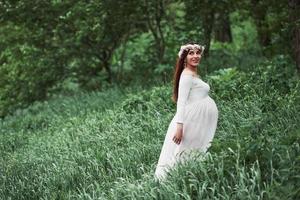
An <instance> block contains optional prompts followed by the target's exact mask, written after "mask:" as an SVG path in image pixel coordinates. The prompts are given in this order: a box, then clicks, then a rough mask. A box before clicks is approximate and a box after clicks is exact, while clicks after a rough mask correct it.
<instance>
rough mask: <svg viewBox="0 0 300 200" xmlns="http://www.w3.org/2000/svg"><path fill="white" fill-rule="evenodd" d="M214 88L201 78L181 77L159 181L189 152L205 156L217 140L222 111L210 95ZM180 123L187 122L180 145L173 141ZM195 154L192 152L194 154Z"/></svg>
mask: <svg viewBox="0 0 300 200" xmlns="http://www.w3.org/2000/svg"><path fill="white" fill-rule="evenodd" d="M209 90H210V87H209V85H208V84H207V83H205V82H204V81H202V80H201V79H200V78H199V77H196V76H194V75H192V74H183V73H182V74H181V76H180V80H179V87H178V100H177V111H176V114H175V116H174V117H173V119H172V121H171V123H170V124H169V127H168V131H167V134H166V136H165V140H164V144H163V147H162V150H161V153H160V156H159V160H158V163H157V166H156V170H155V178H157V179H159V180H162V179H164V178H165V176H166V174H167V172H168V170H169V169H170V168H171V167H173V166H174V164H176V163H177V162H178V161H179V160H182V158H183V156H185V155H188V154H187V153H188V151H189V150H193V151H194V150H196V151H198V150H199V151H200V152H203V153H205V152H206V151H207V149H208V147H209V146H210V145H211V141H212V140H213V137H214V134H215V131H216V128H217V121H218V108H217V106H216V104H215V101H214V100H213V99H212V98H211V97H210V96H209V95H208V93H209ZM177 122H179V123H183V137H182V140H181V142H180V144H176V143H175V142H174V141H173V137H174V135H175V133H176V129H177ZM190 152H191V151H190Z"/></svg>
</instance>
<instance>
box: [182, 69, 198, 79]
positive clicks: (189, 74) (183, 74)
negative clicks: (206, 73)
mask: <svg viewBox="0 0 300 200" xmlns="http://www.w3.org/2000/svg"><path fill="white" fill-rule="evenodd" d="M181 76H184V77H189V78H193V77H197V76H196V75H195V74H194V73H192V72H189V71H184V70H183V71H182V73H181Z"/></svg>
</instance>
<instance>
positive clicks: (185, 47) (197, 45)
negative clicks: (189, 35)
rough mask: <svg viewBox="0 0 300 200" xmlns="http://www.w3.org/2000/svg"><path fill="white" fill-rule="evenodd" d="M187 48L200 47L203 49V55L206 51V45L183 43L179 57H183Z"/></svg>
mask: <svg viewBox="0 0 300 200" xmlns="http://www.w3.org/2000/svg"><path fill="white" fill-rule="evenodd" d="M187 49H190V50H191V49H199V50H201V55H202V54H203V52H204V49H205V47H204V46H202V45H199V44H186V45H182V46H181V47H180V51H179V52H178V56H179V58H180V57H181V55H182V53H183V51H185V50H187Z"/></svg>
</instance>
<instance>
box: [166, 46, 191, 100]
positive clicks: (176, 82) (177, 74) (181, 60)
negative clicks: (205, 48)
mask: <svg viewBox="0 0 300 200" xmlns="http://www.w3.org/2000/svg"><path fill="white" fill-rule="evenodd" d="M187 44H196V43H195V42H189V43H187ZM189 51H190V50H189V49H187V50H185V51H183V53H182V54H181V56H180V57H178V58H177V60H176V65H175V70H174V75H173V95H172V100H173V101H174V102H175V103H177V99H178V87H179V79H180V75H181V73H182V71H183V69H184V60H185V59H186V56H187V55H188V53H189Z"/></svg>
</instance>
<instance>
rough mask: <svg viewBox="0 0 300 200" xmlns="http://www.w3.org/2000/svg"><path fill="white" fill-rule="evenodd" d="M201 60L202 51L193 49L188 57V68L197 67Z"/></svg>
mask: <svg viewBox="0 0 300 200" xmlns="http://www.w3.org/2000/svg"><path fill="white" fill-rule="evenodd" d="M200 60H201V50H200V49H196V48H195V49H191V50H190V51H189V53H188V55H187V56H186V64H187V67H188V66H190V67H196V66H197V65H198V64H199V63H200Z"/></svg>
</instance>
